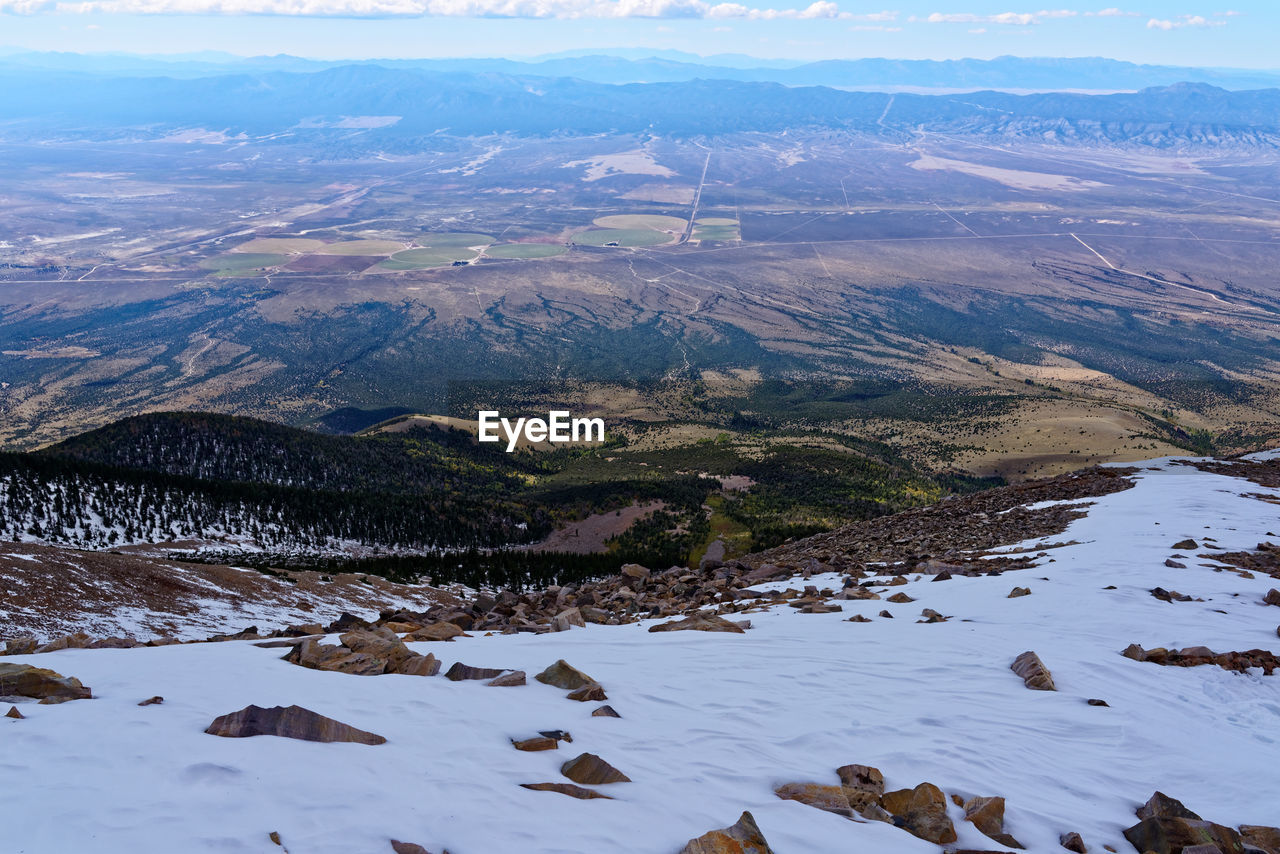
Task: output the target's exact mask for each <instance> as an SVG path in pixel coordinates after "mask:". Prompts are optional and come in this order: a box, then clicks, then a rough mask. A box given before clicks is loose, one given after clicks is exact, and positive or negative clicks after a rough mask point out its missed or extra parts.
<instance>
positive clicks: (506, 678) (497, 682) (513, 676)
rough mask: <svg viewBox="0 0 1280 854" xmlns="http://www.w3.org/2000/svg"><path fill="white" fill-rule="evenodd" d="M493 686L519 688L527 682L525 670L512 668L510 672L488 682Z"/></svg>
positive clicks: (487, 683)
mask: <svg viewBox="0 0 1280 854" xmlns="http://www.w3.org/2000/svg"><path fill="white" fill-rule="evenodd" d="M484 684H486V685H488V686H489V687H491V688H518V687H520V686H521V685H524V684H526V683H525V677H524V671H523V670H512V671H511V672H510V673H504V674H502V675H501V676H499V677H498V678H496V679H492V680H490V681H488V682H486V683H484Z"/></svg>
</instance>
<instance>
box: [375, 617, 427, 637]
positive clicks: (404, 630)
mask: <svg viewBox="0 0 1280 854" xmlns="http://www.w3.org/2000/svg"><path fill="white" fill-rule="evenodd" d="M382 626H383V628H385V629H386V630H387V631H391V632H395V633H396V634H398V635H409V634H413V633H414V632H416V631H417V630H418V629H420V628H422V625H421V624H420V623H401V622H397V621H395V620H392V621H391V622H389V623H383V624H382Z"/></svg>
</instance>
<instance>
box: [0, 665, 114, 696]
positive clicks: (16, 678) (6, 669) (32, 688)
mask: <svg viewBox="0 0 1280 854" xmlns="http://www.w3.org/2000/svg"><path fill="white" fill-rule="evenodd" d="M0 697H31V698H33V699H37V700H39V701H40V702H41V703H42V704H44V705H54V704H56V703H65V702H67V701H69V700H88V699H91V698H92V697H93V692H92V691H90V690H89V689H88V688H86V687H85V686H84V685H82V684H81V682H80V680H79V679H76V678H75V677H74V676H63V675H62V674H61V673H57V672H55V671H53V670H47V669H45V668H43V667H34V666H32V665H30V664H4V663H0Z"/></svg>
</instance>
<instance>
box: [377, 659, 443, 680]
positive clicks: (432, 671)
mask: <svg viewBox="0 0 1280 854" xmlns="http://www.w3.org/2000/svg"><path fill="white" fill-rule="evenodd" d="M387 672H388V673H399V674H402V675H404V676H435V675H436V674H437V673H439V672H440V660H439V659H438V658H436V657H435V656H434V655H432V654H431V653H427V654H426V655H417V654H416V653H415V654H411V655H410V656H409V657H408V658H406V659H404V660H403V661H401V662H400V663H399V664H397V665H396V669H395V670H388V671H387Z"/></svg>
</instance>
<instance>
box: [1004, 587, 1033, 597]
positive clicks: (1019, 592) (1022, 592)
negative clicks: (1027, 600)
mask: <svg viewBox="0 0 1280 854" xmlns="http://www.w3.org/2000/svg"><path fill="white" fill-rule="evenodd" d="M1030 595H1031V588H1030V587H1015V588H1013V589H1012V590H1010V591H1009V595H1008V597H1007V598H1009V599H1017V598H1019V597H1021V596H1030Z"/></svg>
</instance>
